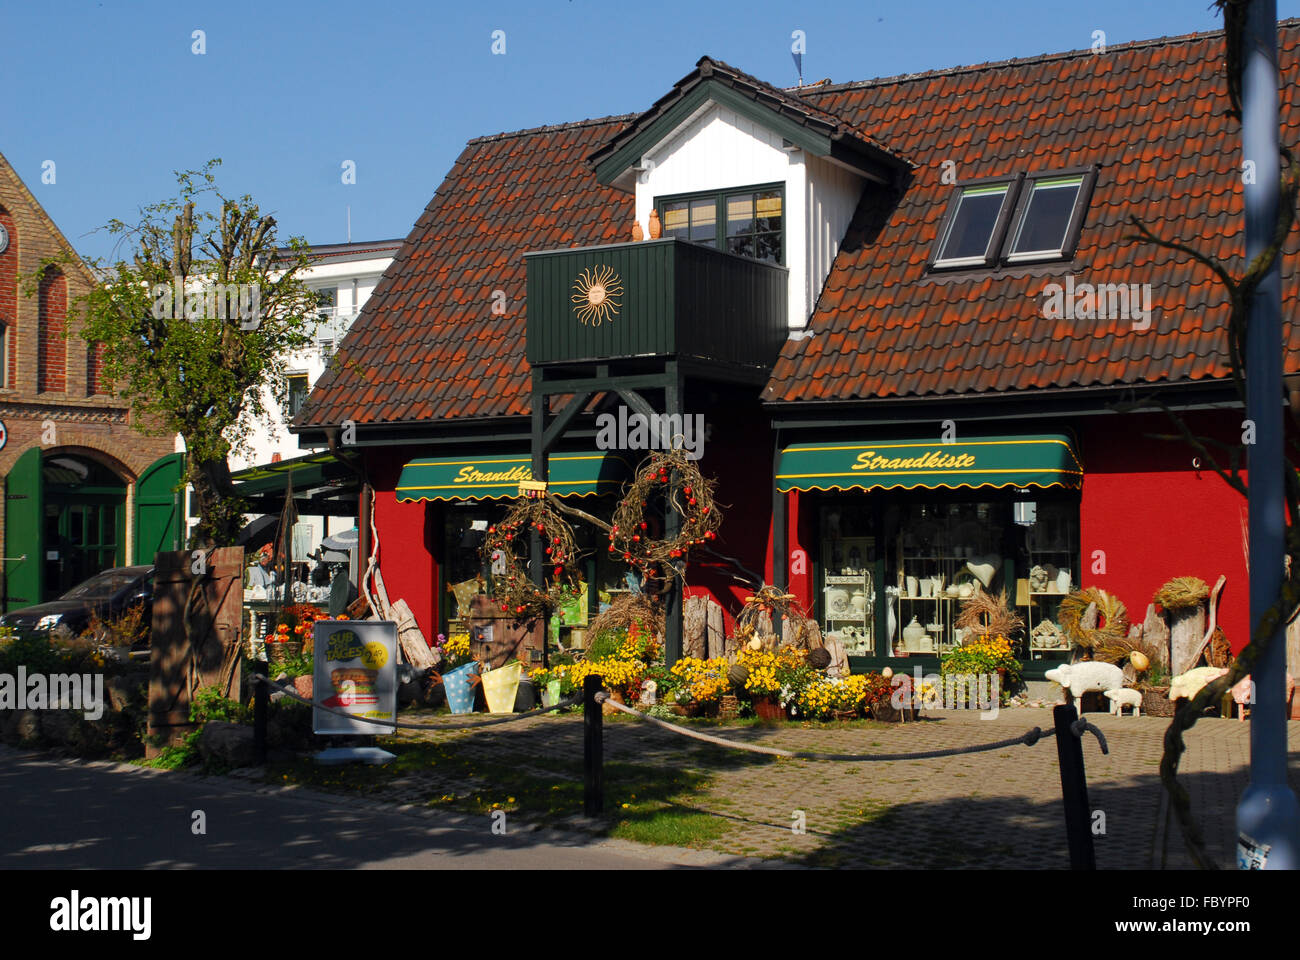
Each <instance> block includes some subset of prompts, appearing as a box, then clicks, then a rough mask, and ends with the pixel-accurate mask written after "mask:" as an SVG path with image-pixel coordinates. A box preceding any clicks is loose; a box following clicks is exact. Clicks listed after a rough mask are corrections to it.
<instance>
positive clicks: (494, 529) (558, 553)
mask: <svg viewBox="0 0 1300 960" xmlns="http://www.w3.org/2000/svg"><path fill="white" fill-rule="evenodd" d="M534 531H536V532H537V534H538V535H539V536H540V537H541V539H542V553H543V561H544V563H545V564H546V567H545V570H546V576H544V577H543V580H544V582H545V583H546V585H547V587H546V589H544V590H539V589H538V588H537V586H536V585H535V584H534V583H533V580H532V577H530V576H529V574H528V555H529V549H530V544H531V540H532V536H531V535H532V533H533V532H534ZM479 554H480V556H481V557H482V560H483V563H484V564H491V563H493V562H494V560H495V561H496V562H497V563H498V564H500V565H501V566H504V568H505V569H504V571H503V572H502V573H499V574H497V575H496V576H494V577H493V588H492V593H493V596H494V597H495V598H496V600H497V602H498V603H499V604H500V606H501V610H502V612H504V613H511V614H514V615H515V617H516V618H517V619H520V620H532V619H535V618H539V617H543V618H544V617H546V616H549V615H550V612H551V611H552V610H554V609H555V608H556V607H557V606H559V605H560V604H561V603H562V602H564V600H565V599H566V598H568V597H571V596H574V595H575V594H576V592H577V590H578V579H579V574H578V564H577V561H578V545H577V543H576V542H575V541H574V538H573V529H572V528H571V527H570V526H569V524H568V523H567V522H565V520H564V518H563V517H561V516H560V515H559V513H557V512H556V510H555V508H554V506H553V505H552V503H551V500H550V498H549V497H546V496H543V497H536V498H533V497H525V498H521V499H520V500H518V501H516V502H515V504H514V505H513V506H512V507H511V508H510V511H509V512H508V513H507V514H506V516H505V518H504V519H503V520H502V521H501V522H500V523H498V524H496V525H495V526H490V527H488V534H487V537H485V538H484V540H483V546H482V547H481V548H480V551H479ZM498 569H500V567H498Z"/></svg>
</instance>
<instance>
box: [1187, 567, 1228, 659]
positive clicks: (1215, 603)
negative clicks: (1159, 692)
mask: <svg viewBox="0 0 1300 960" xmlns="http://www.w3.org/2000/svg"><path fill="white" fill-rule="evenodd" d="M1227 582H1228V578H1227V577H1225V576H1222V575H1221V576H1220V577H1219V579H1218V582H1216V583H1215V584H1214V589H1213V590H1211V591H1210V601H1209V612H1210V623H1209V626H1208V627H1206V628H1205V632H1204V633H1203V634H1202V636H1201V641H1200V643H1199V644H1197V647H1196V649H1195V651H1194V652H1193V653H1192V660H1191V663H1189V664H1188V669H1190V668H1191V667H1194V666H1196V664H1197V662H1199V661H1200V659H1201V654H1202V653H1204V652H1205V648H1206V647H1207V646H1208V645H1209V642H1210V638H1211V637H1213V636H1214V628H1215V622H1216V620H1217V619H1218V609H1219V593H1220V592H1221V591H1222V590H1223V585H1224V584H1225V583H1227ZM1174 676H1178V674H1177V673H1175V674H1174Z"/></svg>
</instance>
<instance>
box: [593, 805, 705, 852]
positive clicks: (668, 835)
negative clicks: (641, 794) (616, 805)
mask: <svg viewBox="0 0 1300 960" xmlns="http://www.w3.org/2000/svg"><path fill="white" fill-rule="evenodd" d="M623 813H625V814H626V813H628V811H623ZM730 829H731V824H729V823H727V822H726V821H725V820H723V819H721V818H720V817H715V816H713V815H711V814H707V813H695V812H694V811H691V810H683V809H681V808H680V807H661V808H660V809H658V810H646V811H644V812H640V813H637V814H636V815H634V816H630V817H627V818H625V819H623V820H620V821H619V822H618V823H616V824H615V825H614V827H613V829H611V830H610V831H609V835H610V836H612V837H617V838H619V839H620V840H635V841H636V842H637V843H651V844H667V845H669V846H674V847H698V846H702V845H703V844H705V843H707V842H708V841H711V840H717V839H718V838H719V837H721V836H722V835H723V834H725V833H726V832H727V831H728V830H730Z"/></svg>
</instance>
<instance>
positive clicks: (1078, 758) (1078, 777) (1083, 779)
mask: <svg viewBox="0 0 1300 960" xmlns="http://www.w3.org/2000/svg"><path fill="white" fill-rule="evenodd" d="M1052 719H1053V720H1054V721H1055V722H1056V756H1057V759H1058V760H1059V761H1060V766H1061V797H1062V799H1063V800H1064V801H1065V839H1066V842H1067V843H1068V844H1069V848H1070V869H1071V870H1096V869H1097V858H1096V854H1095V853H1094V851H1093V848H1092V825H1091V820H1092V816H1091V812H1090V811H1089V809H1088V778H1087V776H1086V775H1085V773H1084V771H1083V740H1082V738H1081V737H1076V736H1075V735H1074V731H1073V730H1071V729H1070V727H1071V726H1072V725H1073V724H1074V722H1075V721H1076V720H1077V719H1079V715H1078V714H1077V713H1076V712H1075V710H1074V707H1073V706H1071V705H1070V704H1060V705H1059V706H1057V707H1055V708H1054V709H1053V710H1052Z"/></svg>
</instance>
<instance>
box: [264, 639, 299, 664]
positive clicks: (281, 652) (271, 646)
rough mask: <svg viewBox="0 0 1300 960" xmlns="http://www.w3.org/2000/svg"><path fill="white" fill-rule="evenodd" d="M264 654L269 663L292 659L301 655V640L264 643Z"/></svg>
mask: <svg viewBox="0 0 1300 960" xmlns="http://www.w3.org/2000/svg"><path fill="white" fill-rule="evenodd" d="M266 656H267V659H269V660H270V661H271V663H284V662H285V661H286V660H292V659H294V658H296V657H300V656H302V641H301V640H286V641H284V642H283V643H268V644H267V645H266Z"/></svg>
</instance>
